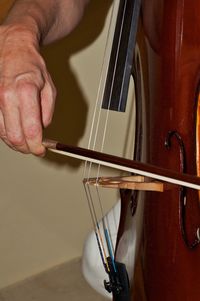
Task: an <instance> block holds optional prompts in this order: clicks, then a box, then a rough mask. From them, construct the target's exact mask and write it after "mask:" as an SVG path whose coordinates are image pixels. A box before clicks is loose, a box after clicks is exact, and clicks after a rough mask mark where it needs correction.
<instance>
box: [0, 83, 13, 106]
mask: <svg viewBox="0 0 200 301" xmlns="http://www.w3.org/2000/svg"><path fill="white" fill-rule="evenodd" d="M12 98H13V90H12V89H11V88H10V87H9V88H8V87H7V88H5V87H0V106H1V107H6V106H7V104H8V103H9V101H10V100H11V99H12Z"/></svg>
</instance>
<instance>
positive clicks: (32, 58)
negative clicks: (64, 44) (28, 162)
mask: <svg viewBox="0 0 200 301" xmlns="http://www.w3.org/2000/svg"><path fill="white" fill-rule="evenodd" d="M55 97H56V90H55V87H54V85H53V82H52V80H51V77H50V75H49V73H48V71H47V69H46V66H45V63H44V60H43V58H42V57H41V55H40V54H39V46H38V42H37V39H36V38H35V37H34V36H33V35H32V33H31V32H30V31H28V30H26V29H25V28H22V27H20V26H17V25H15V26H11V25H7V26H0V138H1V139H2V140H3V141H4V142H5V143H6V144H7V145H8V146H9V147H11V148H12V149H14V150H17V151H20V152H22V153H32V154H35V155H38V156H43V155H44V154H45V147H44V146H43V145H42V129H43V127H47V126H48V125H49V124H50V122H51V119H52V116H53V111H54V104H55Z"/></svg>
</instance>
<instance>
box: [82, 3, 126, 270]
mask: <svg viewBox="0 0 200 301" xmlns="http://www.w3.org/2000/svg"><path fill="white" fill-rule="evenodd" d="M116 3H117V1H115V3H114V5H113V9H112V13H111V19H110V24H109V30H108V35H107V39H106V49H105V52H104V59H103V64H102V68H101V77H100V84H99V88H98V92H97V99H96V103H95V108H94V113H93V118H92V127H91V131H90V136H89V142H88V148H91V146H92V149H95V146H96V142H97V137H98V132H99V126H100V119H101V107H102V102H103V97H102V95H103V94H102V93H101V92H102V91H104V89H105V83H106V81H105V78H106V77H105V76H104V77H103V71H104V69H105V71H106V74H107V72H108V64H106V68H105V63H106V57H107V56H106V54H107V49H108V44H109V41H110V35H111V24H112V22H113V18H114V12H115V8H116ZM126 4H127V1H126ZM126 4H125V6H124V11H123V18H122V25H121V29H120V36H119V42H118V47H117V54H116V60H115V65H114V72H113V77H112V82H111V90H110V95H109V101H108V109H107V114H106V122H105V125H104V130H103V138H102V143H101V152H102V151H103V149H104V145H105V138H106V133H107V128H108V119H109V115H110V114H109V111H110V105H111V95H112V91H113V85H114V76H115V73H116V67H117V61H118V57H119V47H120V42H121V36H122V28H123V22H124V16H125V9H126ZM110 55H111V51H110ZM110 55H109V58H110ZM101 94H102V95H101ZM98 106H99V109H98ZM97 109H98V111H97ZM96 116H97V121H96V124H95V120H96ZM93 136H94V140H93V143H92V138H93ZM91 168H92V163H89V167H88V162H87V161H86V162H85V168H84V177H85V176H86V169H88V172H87V179H89V178H90V174H91ZM100 168H101V166H100V165H98V170H97V176H96V181H97V182H98V178H99V174H100ZM84 186H85V185H84ZM85 191H86V196H87V200H88V204H89V208H90V214H91V216H92V218H93V223H94V228H95V229H96V227H97V229H98V230H100V229H99V224H98V220H97V216H96V212H95V207H94V202H93V200H92V194H91V190H90V187H89V186H88V187H87V188H86V187H85ZM96 193H97V197H98V202H99V206H100V210H101V215H102V225H103V229H104V235H105V240H106V244H107V249H108V252H109V255H110V258H111V261H112V265H113V268H114V271H115V272H117V269H116V265H115V260H114V251H113V245H112V243H111V241H112V240H111V235H110V233H109V231H108V228H107V226H106V224H105V219H104V217H105V215H104V212H103V206H102V202H101V198H100V194H99V188H98V185H97V186H96ZM95 224H96V226H95ZM95 233H96V232H95ZM99 235H100V240H101V244H100V241H99V238H98V239H97V243H98V247H99V250H100V255H101V258H102V262H103V264H104V266H105V262H106V258H103V254H104V256H106V255H105V247H104V244H103V239H102V236H101V234H100V233H99ZM96 237H98V235H97V233H96ZM107 267H108V266H107Z"/></svg>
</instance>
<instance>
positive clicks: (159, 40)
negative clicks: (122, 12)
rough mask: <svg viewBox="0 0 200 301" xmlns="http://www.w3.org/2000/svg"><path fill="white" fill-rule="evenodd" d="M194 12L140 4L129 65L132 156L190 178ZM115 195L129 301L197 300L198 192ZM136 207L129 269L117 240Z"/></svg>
mask: <svg viewBox="0 0 200 301" xmlns="http://www.w3.org/2000/svg"><path fill="white" fill-rule="evenodd" d="M199 12H200V2H198V1H195V0H172V1H168V0H151V1H150V0H143V1H142V12H141V19H140V26H139V27H140V29H139V34H138V43H137V46H136V49H135V57H134V62H133V66H134V67H133V77H134V81H135V87H136V100H137V101H136V105H137V116H139V117H137V119H136V129H137V131H136V143H135V144H136V149H135V155H134V156H135V159H137V160H141V161H145V162H148V163H150V164H153V165H157V166H160V167H164V168H167V169H171V170H174V171H178V172H181V173H182V172H187V173H189V174H193V175H199V173H200V170H199V129H198V107H199V105H198V96H199V80H200V34H199V33H200V14H199ZM121 197H122V198H121V200H122V213H121V220H120V227H119V236H118V244H117V250H116V258H117V260H119V261H120V260H121V259H122V257H123V260H124V257H126V256H124V254H125V253H129V255H127V258H126V259H125V261H126V266H127V270H128V274H129V278H130V280H131V281H130V282H131V288H132V294H131V300H133V301H139V300H140V301H143V300H147V301H160V300H163V301H169V300H170V301H171V300H172V301H178V300H182V301H197V300H199V298H200V285H199V279H200V245H199V227H200V208H199V194H198V192H197V191H193V190H192V189H185V188H183V187H178V186H174V187H172V188H170V189H169V190H166V191H164V192H145V193H141V192H132V193H130V192H127V191H121ZM140 202H141V203H143V204H144V214H143V223H142V224H143V228H142V230H141V234H140V235H139V236H140V248H139V251H138V256H137V258H136V259H134V260H135V261H136V266H135V265H133V264H132V263H131V260H130V258H128V257H130V252H127V250H128V248H127V247H126V246H125V245H124V242H125V241H126V240H127V239H126V238H125V237H124V235H126V234H127V231H128V230H127V229H131V227H132V223H133V221H132V218H131V217H132V216H134V214H137V210H138V208H136V210H133V207H134V208H135V207H138V206H139V207H140V206H141V204H139V203H140ZM134 203H135V205H134ZM138 204H139V205H138ZM142 206H143V205H142ZM139 210H140V209H139ZM133 211H134V212H133ZM135 211H136V212H135ZM138 267H139V268H138ZM131 269H132V274H133V275H134V276H131V275H130V271H131Z"/></svg>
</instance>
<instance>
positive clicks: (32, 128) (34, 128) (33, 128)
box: [24, 124, 40, 139]
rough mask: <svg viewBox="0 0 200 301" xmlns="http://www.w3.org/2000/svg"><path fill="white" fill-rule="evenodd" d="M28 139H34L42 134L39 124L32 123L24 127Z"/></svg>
mask: <svg viewBox="0 0 200 301" xmlns="http://www.w3.org/2000/svg"><path fill="white" fill-rule="evenodd" d="M24 132H25V136H26V138H27V139H34V138H36V137H37V136H38V135H39V134H40V126H39V125H38V124H31V125H29V126H27V127H26V128H25V129H24Z"/></svg>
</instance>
